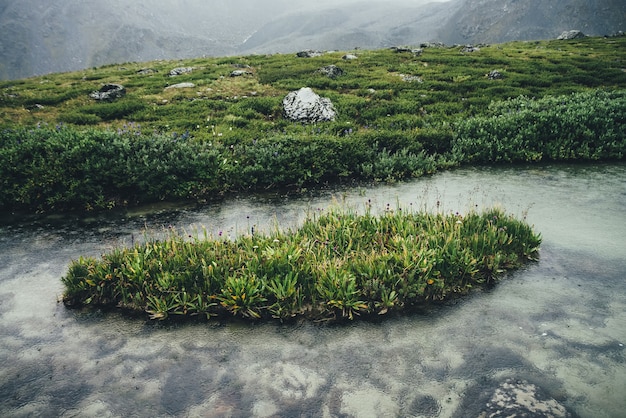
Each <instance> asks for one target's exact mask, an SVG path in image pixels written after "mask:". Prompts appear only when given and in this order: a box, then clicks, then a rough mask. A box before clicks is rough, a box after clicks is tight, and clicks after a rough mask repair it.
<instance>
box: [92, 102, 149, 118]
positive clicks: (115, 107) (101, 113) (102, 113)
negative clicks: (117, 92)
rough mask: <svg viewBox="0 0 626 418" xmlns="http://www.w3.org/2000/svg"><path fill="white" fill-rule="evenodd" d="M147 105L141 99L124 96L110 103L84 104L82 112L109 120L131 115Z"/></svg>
mask: <svg viewBox="0 0 626 418" xmlns="http://www.w3.org/2000/svg"><path fill="white" fill-rule="evenodd" d="M145 107H146V105H145V103H144V102H143V101H141V100H137V99H131V98H123V99H119V100H117V101H114V102H110V103H109V102H106V103H95V104H92V105H89V106H83V107H81V109H80V112H81V113H84V114H86V115H95V116H97V117H99V118H100V119H101V120H103V121H107V120H114V119H122V118H126V117H130V116H131V115H132V114H133V113H135V112H139V111H141V110H143V109H144V108H145Z"/></svg>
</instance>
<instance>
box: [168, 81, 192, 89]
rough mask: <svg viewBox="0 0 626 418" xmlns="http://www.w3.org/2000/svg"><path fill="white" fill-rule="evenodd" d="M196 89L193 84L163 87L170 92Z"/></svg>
mask: <svg viewBox="0 0 626 418" xmlns="http://www.w3.org/2000/svg"><path fill="white" fill-rule="evenodd" d="M194 87H196V85H195V84H193V83H178V84H172V85H171V86H167V87H165V90H170V89H191V88H194Z"/></svg>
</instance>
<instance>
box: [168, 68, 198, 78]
mask: <svg viewBox="0 0 626 418" xmlns="http://www.w3.org/2000/svg"><path fill="white" fill-rule="evenodd" d="M192 71H193V68H192V67H177V68H174V69H172V70H171V71H170V77H176V76H178V75H182V74H187V73H190V72H192Z"/></svg>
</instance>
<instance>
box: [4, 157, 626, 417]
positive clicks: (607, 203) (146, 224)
mask: <svg viewBox="0 0 626 418" xmlns="http://www.w3.org/2000/svg"><path fill="white" fill-rule="evenodd" d="M368 200H369V201H371V203H372V204H373V205H374V207H377V208H379V209H380V210H384V209H385V208H386V206H387V204H389V205H390V207H391V208H394V209H395V208H397V207H402V208H418V209H420V208H425V209H428V210H442V211H446V212H447V211H449V212H457V211H459V212H466V211H467V210H470V209H472V208H475V207H479V208H482V207H485V206H492V205H494V204H497V205H501V206H502V207H504V208H505V209H506V210H508V211H509V212H512V213H515V214H517V215H518V216H527V220H528V221H529V222H530V223H531V224H534V225H535V227H536V229H537V230H538V231H539V232H541V233H542V236H543V239H544V241H543V244H542V251H541V259H540V261H539V262H538V263H535V264H532V265H530V266H528V267H526V268H525V269H523V270H521V271H517V272H515V273H513V274H510V275H509V276H507V277H505V278H503V280H502V281H501V282H500V283H499V284H498V285H497V286H495V287H494V288H492V289H485V290H477V291H476V292H473V293H472V294H470V295H469V296H467V297H464V298H463V299H461V300H457V301H455V302H451V303H448V304H445V305H441V306H438V307H435V308H432V309H429V310H427V311H424V312H423V313H420V314H413V315H405V316H397V317H388V318H382V319H381V320H380V321H378V322H375V323H373V322H364V321H358V320H356V321H354V322H353V323H349V324H347V325H324V324H316V323H310V322H300V323H298V324H291V325H281V324H278V323H266V324H256V325H254V324H253V325H251V324H241V323H236V322H228V323H221V324H220V323H217V322H215V323H212V322H209V323H204V324H200V323H192V324H189V323H187V324H154V323H150V322H147V321H146V320H145V318H143V317H140V318H126V317H123V316H121V315H120V314H119V313H116V312H113V313H101V312H81V311H76V310H68V309H66V308H65V307H64V306H63V304H61V303H58V298H59V296H60V295H61V293H62V291H63V287H62V284H61V282H60V278H61V276H63V275H64V274H65V272H66V270H67V267H68V264H69V262H70V261H71V260H72V259H76V258H78V257H79V256H81V255H93V256H98V255H100V254H101V253H103V252H105V251H107V250H109V249H110V248H112V247H113V246H116V245H129V244H130V243H132V242H133V241H134V240H137V239H141V237H142V236H143V234H144V233H145V231H146V229H147V230H148V231H149V232H148V233H149V234H159V233H161V231H162V230H163V228H165V229H167V228H168V227H169V226H172V227H175V228H177V229H185V230H189V231H192V230H196V229H198V228H200V225H203V226H205V227H206V228H207V229H208V230H209V231H210V232H211V233H214V234H217V233H219V232H220V231H222V233H223V234H230V235H232V236H234V235H236V234H238V233H246V232H249V230H250V229H251V228H252V227H254V228H256V229H257V230H259V229H267V228H274V227H277V226H278V227H283V228H288V227H294V226H297V225H298V223H299V222H300V221H301V220H302V219H303V218H304V216H305V215H306V213H307V212H309V213H310V212H312V211H318V210H326V209H327V208H328V207H329V206H330V205H333V204H337V203H338V202H339V203H340V204H344V205H351V206H353V207H355V208H357V209H358V208H362V207H363V206H364V205H365V203H366V202H368ZM624 208H626V165H624V164H611V165H577V166H564V165H557V166H532V167H515V168H498V169H493V168H492V169H461V170H456V171H452V172H446V173H441V174H437V175H435V176H433V177H429V178H424V179H419V180H416V181H413V182H410V183H401V184H397V185H391V186H389V185H385V186H377V187H371V188H356V189H347V190H335V191H334V192H330V191H329V192H323V193H318V194H315V195H311V196H307V197H300V198H295V199H294V198H285V197H276V196H273V197H258V196H257V197H252V198H245V199H243V198H241V199H231V200H226V201H224V202H221V203H219V204H213V205H210V206H207V207H204V208H200V209H190V208H180V209H176V210H175V209H173V208H170V209H169V210H161V211H154V210H152V209H153V208H148V210H145V211H144V212H143V213H142V212H140V211H139V210H137V211H135V212H134V213H131V212H127V213H124V214H113V215H107V216H104V217H95V218H92V219H79V218H76V219H73V218H71V217H66V218H56V219H52V218H47V219H38V220H29V221H23V220H22V221H17V220H13V221H12V222H11V223H10V224H6V223H5V224H4V225H3V226H0V364H1V366H0V415H2V416H11V417H21V416H66V417H73V416H98V417H107V416H110V417H117V416H119V417H129V416H132V417H155V416H190V417H191V416H204V417H212V416H215V417H223V416H233V417H247V416H256V417H270V416H284V417H291V416H311V417H318V416H326V417H335V416H336V417H339V416H342V417H344V416H354V417H370V416H371V417H387V416H389V417H395V416H422V417H466V416H472V417H476V416H479V415H480V414H481V411H485V405H486V404H487V402H489V400H490V398H491V396H492V395H493V393H494V390H495V389H496V388H497V387H498V386H499V385H501V383H502V382H504V381H505V380H506V379H514V380H515V381H526V382H529V383H532V384H534V385H535V386H536V387H538V388H540V389H541V391H542V394H543V395H544V396H545V397H546V398H549V399H553V400H555V401H556V402H558V403H559V404H560V405H562V406H563V407H565V408H566V409H567V410H568V411H569V413H570V414H571V416H579V417H590V418H591V417H593V418H601V417H620V416H622V417H623V416H624V412H623V411H626V396H625V395H624V394H626V361H625V352H624V344H626V277H625V276H626V216H625V211H624Z"/></svg>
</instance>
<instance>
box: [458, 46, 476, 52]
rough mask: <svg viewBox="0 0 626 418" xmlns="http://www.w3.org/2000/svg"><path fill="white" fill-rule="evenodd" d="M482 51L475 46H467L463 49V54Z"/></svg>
mask: <svg viewBox="0 0 626 418" xmlns="http://www.w3.org/2000/svg"><path fill="white" fill-rule="evenodd" d="M478 51H480V48H479V47H477V46H474V45H465V46H464V47H463V48H461V52H462V53H464V52H478Z"/></svg>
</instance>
